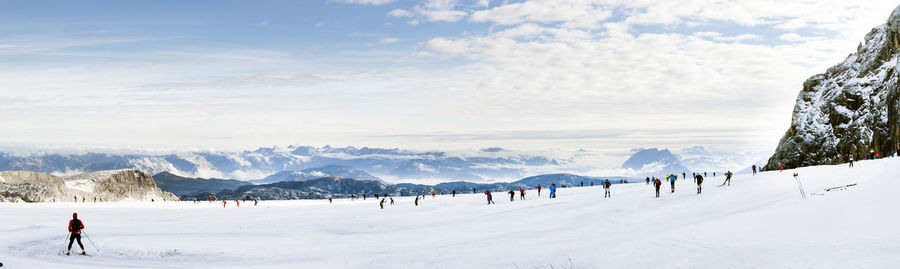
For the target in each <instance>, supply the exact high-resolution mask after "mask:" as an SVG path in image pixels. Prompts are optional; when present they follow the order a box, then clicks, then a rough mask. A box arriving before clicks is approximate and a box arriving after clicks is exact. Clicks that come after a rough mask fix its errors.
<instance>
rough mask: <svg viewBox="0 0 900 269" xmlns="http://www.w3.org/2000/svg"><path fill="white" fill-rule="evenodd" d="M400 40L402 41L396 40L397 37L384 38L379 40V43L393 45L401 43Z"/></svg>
mask: <svg viewBox="0 0 900 269" xmlns="http://www.w3.org/2000/svg"><path fill="white" fill-rule="evenodd" d="M400 40H402V39H399V38H396V37H385V38H382V39H381V40H378V43H380V44H393V43H397V42H399V41H400Z"/></svg>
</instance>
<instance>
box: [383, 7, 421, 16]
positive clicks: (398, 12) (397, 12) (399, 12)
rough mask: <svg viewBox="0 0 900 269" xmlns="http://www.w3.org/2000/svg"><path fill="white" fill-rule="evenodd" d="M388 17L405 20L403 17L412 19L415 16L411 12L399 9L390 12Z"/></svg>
mask: <svg viewBox="0 0 900 269" xmlns="http://www.w3.org/2000/svg"><path fill="white" fill-rule="evenodd" d="M387 15H388V16H391V17H401V18H403V17H412V16H413V15H415V14H413V13H412V12H409V11H408V10H405V9H401V8H398V9H394V10H391V11H390V12H388V13H387Z"/></svg>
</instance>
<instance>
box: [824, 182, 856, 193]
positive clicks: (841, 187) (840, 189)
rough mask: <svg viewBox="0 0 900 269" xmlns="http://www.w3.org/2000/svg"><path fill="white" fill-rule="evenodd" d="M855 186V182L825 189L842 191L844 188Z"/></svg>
mask: <svg viewBox="0 0 900 269" xmlns="http://www.w3.org/2000/svg"><path fill="white" fill-rule="evenodd" d="M853 186H856V183H853V184H847V185H844V186H837V187H831V188H826V189H825V191H833V190H835V191H842V190H844V189H846V188H849V187H853Z"/></svg>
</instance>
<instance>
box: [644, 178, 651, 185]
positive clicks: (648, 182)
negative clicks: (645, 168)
mask: <svg viewBox="0 0 900 269" xmlns="http://www.w3.org/2000/svg"><path fill="white" fill-rule="evenodd" d="M645 180H646V181H647V185H650V177H647V178H646V179H645Z"/></svg>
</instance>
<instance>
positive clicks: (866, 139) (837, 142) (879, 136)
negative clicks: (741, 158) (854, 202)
mask: <svg viewBox="0 0 900 269" xmlns="http://www.w3.org/2000/svg"><path fill="white" fill-rule="evenodd" d="M898 50H900V7H898V8H897V9H895V10H894V12H893V13H892V14H891V16H890V18H889V19H888V21H887V23H885V24H883V25H880V26H877V27H875V28H873V29H872V31H870V32H869V34H867V35H866V37H865V41H863V43H860V45H859V47H857V51H856V53H853V54H850V55H849V56H848V57H847V58H846V59H845V60H844V61H843V62H842V63H840V64H838V65H835V66H833V67H831V68H829V69H828V70H827V71H826V72H825V73H824V74H818V75H815V76H812V77H811V78H809V79H807V80H806V82H804V83H803V90H801V91H800V94H799V96H797V104H796V106H795V107H794V112H793V119H792V120H791V126H790V128H789V129H788V130H787V132H786V133H785V135H784V137H783V138H782V139H781V141H780V142H779V145H778V148H777V149H776V151H775V154H774V155H772V157H771V158H770V159H769V162H768V164H767V165H766V168H767V169H778V168H779V167H781V165H788V166H789V167H799V166H800V165H801V164H804V165H818V164H831V163H835V162H838V161H843V159H844V158H846V157H847V156H849V155H851V154H852V155H854V156H855V158H856V159H857V160H858V159H863V158H865V157H866V154H868V153H869V152H870V151H872V150H874V151H875V152H877V153H878V154H879V155H881V156H886V155H890V154H891V153H892V152H895V151H897V150H898V149H900V101H898V99H900V88H898V85H897V80H898V75H900V72H898V71H900V70H898V68H900V67H898V66H897V63H898V61H900V53H898Z"/></svg>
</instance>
